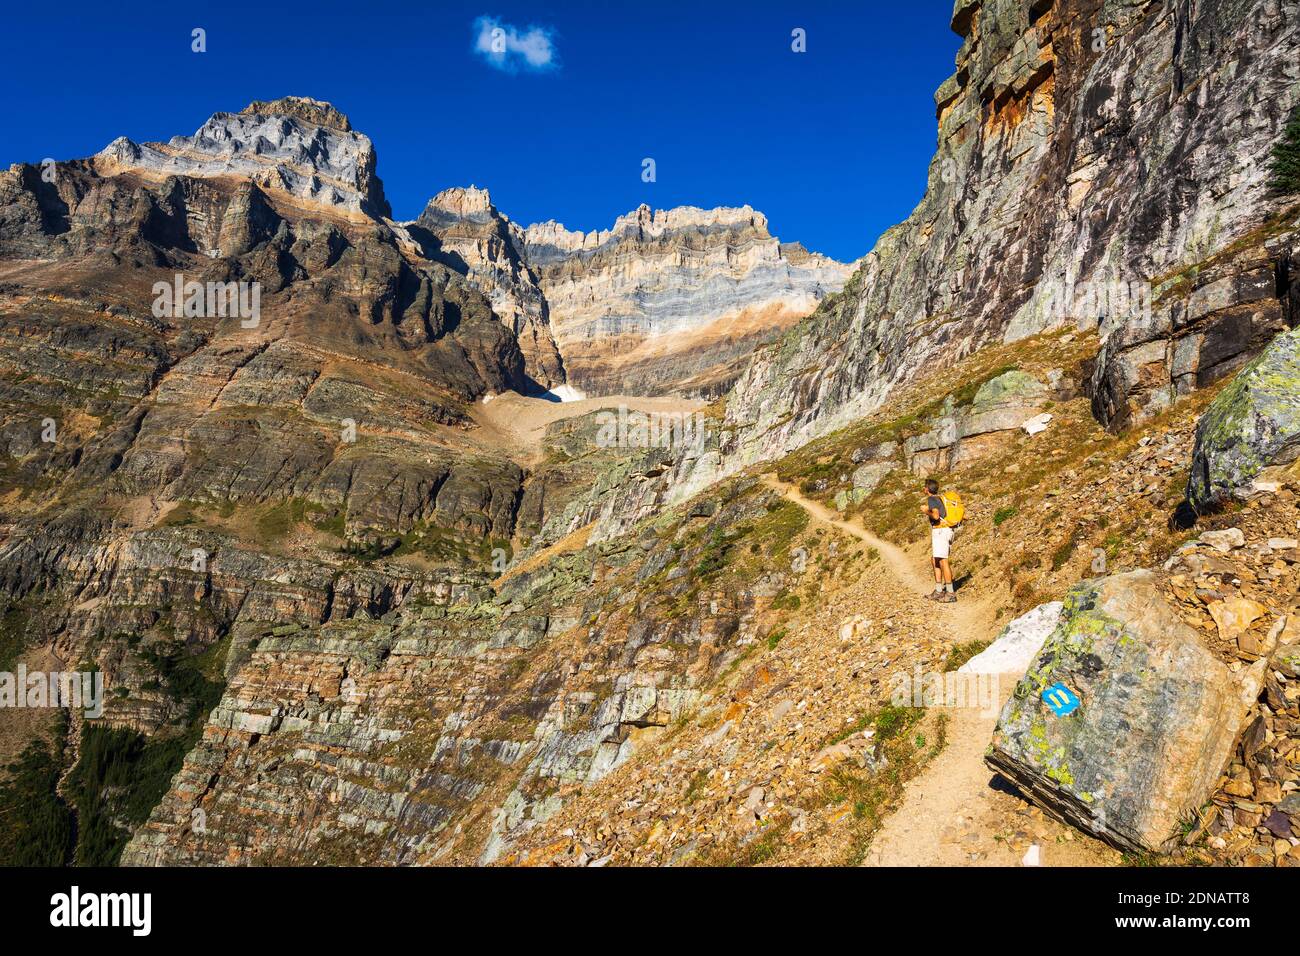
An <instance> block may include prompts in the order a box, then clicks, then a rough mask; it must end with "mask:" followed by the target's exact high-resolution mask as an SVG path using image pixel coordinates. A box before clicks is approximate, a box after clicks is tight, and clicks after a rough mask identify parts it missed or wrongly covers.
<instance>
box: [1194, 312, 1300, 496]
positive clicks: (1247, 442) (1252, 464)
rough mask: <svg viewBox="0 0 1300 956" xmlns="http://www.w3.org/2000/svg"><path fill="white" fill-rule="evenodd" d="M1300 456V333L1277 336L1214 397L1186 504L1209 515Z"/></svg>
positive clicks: (1199, 442)
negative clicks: (1268, 470) (1260, 479)
mask: <svg viewBox="0 0 1300 956" xmlns="http://www.w3.org/2000/svg"><path fill="white" fill-rule="evenodd" d="M1297 456H1300V330H1296V331H1292V332H1287V333H1286V334H1284V335H1280V336H1278V337H1277V338H1276V339H1275V340H1274V341H1273V343H1272V344H1271V345H1270V346H1269V347H1268V348H1267V349H1266V350H1265V351H1264V353H1263V354H1262V355H1260V356H1259V357H1258V358H1256V359H1255V360H1254V361H1253V362H1251V363H1250V365H1248V366H1247V367H1246V368H1245V369H1244V370H1243V371H1242V372H1241V373H1240V374H1238V375H1237V377H1236V378H1235V379H1233V381H1232V382H1231V383H1230V384H1229V385H1228V386H1227V387H1226V388H1225V389H1224V390H1223V391H1222V392H1221V393H1220V394H1219V395H1218V396H1217V397H1216V398H1215V400H1214V402H1213V404H1211V405H1210V407H1209V409H1208V410H1207V411H1206V412H1205V414H1204V415H1203V416H1202V417H1201V421H1200V423H1199V424H1198V426H1197V429H1196V448H1195V450H1194V452H1193V454H1192V469H1191V475H1190V477H1189V479H1188V482H1187V500H1188V501H1190V502H1191V504H1192V506H1193V507H1195V508H1197V509H1199V510H1201V511H1205V510H1208V509H1210V508H1213V507H1214V506H1215V505H1217V504H1220V503H1222V502H1224V501H1227V500H1230V499H1232V498H1233V497H1235V496H1238V495H1240V494H1243V493H1249V492H1250V491H1251V489H1252V485H1253V483H1254V481H1255V480H1256V479H1257V478H1259V477H1260V476H1261V474H1262V473H1264V472H1265V471H1266V470H1267V469H1269V468H1273V467H1279V466H1284V465H1289V464H1291V463H1293V462H1294V461H1295V460H1296V458H1297Z"/></svg>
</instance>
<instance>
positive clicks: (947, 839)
mask: <svg viewBox="0 0 1300 956" xmlns="http://www.w3.org/2000/svg"><path fill="white" fill-rule="evenodd" d="M763 480H764V482H765V483H766V484H767V485H768V486H769V487H771V488H773V489H775V490H776V491H779V492H780V493H781V494H782V495H784V496H785V497H786V498H787V499H789V500H790V501H792V502H794V503H795V504H797V505H798V506H799V507H801V508H803V509H804V510H805V511H807V512H808V513H809V514H810V515H812V516H813V517H814V518H815V519H817V520H818V521H821V522H823V523H825V524H827V525H829V526H831V527H833V528H836V529H838V530H840V531H842V532H844V533H845V534H848V535H851V536H852V537H854V538H857V539H858V540H859V541H863V542H865V543H866V544H868V545H870V546H871V547H873V548H875V549H876V550H877V551H878V552H880V555H881V557H882V558H883V559H884V561H885V564H886V566H887V567H888V568H889V569H890V571H891V572H892V573H893V574H894V576H895V577H897V578H898V580H899V581H900V582H901V583H902V584H904V585H905V588H904V595H906V596H905V597H904V598H903V600H912V601H922V600H924V596H925V594H926V593H927V592H928V591H929V590H930V589H931V588H932V587H933V586H934V581H933V578H931V577H930V576H929V575H928V574H927V570H928V569H927V568H926V567H925V557H924V555H923V554H915V555H909V554H908V553H907V552H906V551H904V550H903V549H902V548H900V547H898V546H897V545H895V544H892V543H890V542H888V541H885V540H883V539H881V538H879V537H877V536H876V535H874V534H872V533H871V532H870V531H867V530H866V529H865V528H863V527H862V526H861V525H858V524H852V523H850V522H848V521H844V520H842V519H841V518H839V517H838V516H836V515H835V514H834V513H833V512H832V511H831V510H830V509H828V508H826V507H825V506H824V505H822V504H819V503H818V502H816V501H810V500H809V499H807V498H805V497H804V496H803V495H802V494H800V493H799V491H798V489H797V488H794V487H793V486H791V485H788V484H786V483H784V482H782V481H780V480H779V479H778V478H777V477H776V476H775V475H765V476H764V477H763ZM927 603H928V602H927ZM932 607H933V609H934V611H933V613H934V620H935V624H936V627H937V628H939V629H940V631H941V633H942V632H945V631H946V632H947V633H946V634H944V636H945V638H946V639H947V640H949V641H950V642H951V643H952V644H964V643H967V642H969V641H981V640H982V641H989V640H992V639H993V638H994V637H996V636H997V632H998V626H997V622H996V620H995V618H994V616H993V609H992V607H990V606H989V604H988V602H987V601H979V600H972V599H970V598H966V599H961V600H959V601H958V603H956V604H934V605H932ZM1020 676H1021V675H1019V674H1013V675H1000V676H999V677H998V678H997V682H996V684H995V685H994V686H995V687H996V691H995V694H994V696H995V698H996V705H995V706H992V707H989V708H987V709H986V708H980V707H944V708H941V710H942V711H943V712H944V713H946V714H947V715H948V718H949V720H948V727H947V745H946V746H945V747H944V749H943V750H942V751H941V752H940V753H939V755H938V756H937V757H935V758H934V760H932V761H931V762H930V763H929V764H928V765H927V766H926V767H925V769H924V770H922V771H921V773H920V774H918V775H917V776H916V777H915V778H913V779H912V781H911V782H909V783H908V784H907V789H906V791H905V792H904V795H903V800H902V802H901V803H900V804H899V806H898V807H897V809H895V810H894V812H893V813H891V814H890V815H889V817H888V818H887V819H886V820H885V822H884V823H883V824H882V826H881V828H880V830H879V831H878V832H877V833H876V835H875V837H874V838H873V839H872V841H871V847H870V849H869V850H868V851H867V857H866V860H865V865H866V866H970V865H971V864H972V863H977V864H980V865H995V866H1011V865H1017V864H1019V863H1020V857H1021V852H1020V851H1017V850H1013V849H1012V847H1011V842H1013V841H1009V840H1008V839H1006V838H1007V837H1013V836H1015V835H1016V833H1015V831H1016V829H1017V827H1018V826H1019V824H1020V822H1021V821H1019V820H1018V819H1016V818H1015V815H1014V809H1017V808H1022V807H1023V803H1022V802H1021V801H1020V799H1019V798H1018V797H1014V796H1011V795H1009V794H1007V793H1004V792H1001V791H999V790H996V789H994V788H993V787H992V786H991V785H990V784H991V782H992V780H993V777H994V775H993V772H992V771H991V770H989V769H988V768H987V767H986V766H985V765H984V751H985V749H986V748H987V747H988V744H989V740H990V739H991V738H992V736H993V729H994V727H995V726H996V724H997V715H998V711H999V710H1000V709H1001V706H1002V704H1003V703H1004V702H1005V700H1006V698H1007V697H1008V696H1010V694H1011V691H1012V690H1013V689H1014V687H1015V683H1016V680H1017V679H1018V678H1019V677H1020ZM1052 826H1056V825H1054V824H1052ZM1066 832H1067V831H1066V828H1064V827H1061V828H1060V836H1061V839H1059V840H1057V841H1056V845H1054V846H1052V847H1051V848H1050V850H1048V849H1044V850H1043V853H1042V859H1043V863H1044V865H1080V864H1087V863H1096V862H1098V860H1097V859H1096V855H1095V854H1096V851H1095V850H1094V848H1093V847H1092V846H1091V845H1090V844H1089V843H1087V842H1083V841H1080V842H1078V843H1072V842H1068V841H1070V840H1071V839H1072V837H1071V836H1067V835H1066Z"/></svg>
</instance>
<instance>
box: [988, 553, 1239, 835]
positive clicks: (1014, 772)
mask: <svg viewBox="0 0 1300 956" xmlns="http://www.w3.org/2000/svg"><path fill="white" fill-rule="evenodd" d="M1262 681H1263V664H1262V663H1261V664H1260V665H1256V666H1254V667H1252V668H1250V669H1249V670H1246V671H1243V672H1241V673H1239V674H1233V673H1232V672H1231V671H1230V670H1229V669H1228V667H1227V666H1226V665H1225V664H1223V663H1222V662H1221V661H1219V660H1218V659H1217V658H1215V657H1214V656H1213V655H1212V654H1211V653H1210V652H1209V651H1208V650H1206V648H1205V647H1204V646H1203V645H1202V644H1201V642H1200V639H1199V637H1198V636H1197V634H1196V632H1195V631H1193V630H1192V629H1191V628H1190V627H1189V626H1188V625H1186V624H1185V623H1183V621H1182V620H1181V619H1180V618H1179V617H1178V615H1177V614H1176V613H1175V611H1174V609H1173V608H1172V607H1171V606H1170V604H1169V603H1168V602H1167V601H1166V600H1165V599H1164V597H1163V596H1162V595H1161V594H1160V593H1159V591H1158V590H1157V589H1156V587H1155V575H1154V574H1153V573H1152V572H1150V571H1132V572H1128V573H1126V574H1119V575H1114V576H1112V577H1107V578H1099V579H1094V580H1091V581H1085V582H1083V583H1081V584H1078V585H1076V586H1075V587H1074V588H1072V589H1071V590H1070V592H1069V594H1068V595H1067V597H1066V600H1065V607H1064V609H1063V611H1062V614H1061V621H1060V624H1059V625H1058V626H1057V628H1056V630H1055V631H1054V632H1053V633H1052V635H1051V637H1049V638H1048V640H1047V642H1046V644H1044V646H1043V649H1042V651H1040V652H1039V654H1038V656H1037V658H1036V659H1035V660H1034V662H1033V663H1032V664H1031V665H1030V668H1029V671H1028V672H1027V673H1026V674H1025V676H1024V678H1023V679H1022V680H1021V681H1020V683H1019V684H1018V685H1017V686H1016V689H1015V691H1014V692H1013V694H1012V696H1011V698H1010V700H1008V701H1007V704H1006V706H1005V707H1004V708H1003V710H1002V713H1001V715H1000V717H999V718H998V725H997V730H996V731H995V732H994V735H993V742H992V745H991V747H990V749H989V752H988V754H987V756H986V761H987V763H988V765H989V766H990V767H991V768H993V769H994V770H996V771H997V772H999V773H1000V774H1002V775H1003V776H1004V777H1006V778H1008V779H1009V780H1011V781H1012V782H1013V783H1014V784H1015V785H1016V786H1017V787H1019V788H1020V790H1021V791H1022V792H1023V793H1024V794H1025V795H1026V796H1028V797H1029V798H1030V799H1032V800H1033V801H1034V802H1035V803H1037V804H1038V805H1039V806H1041V807H1042V808H1043V809H1044V810H1046V811H1047V812H1049V813H1050V814H1051V815H1053V816H1054V817H1056V818H1058V819H1060V820H1063V821H1065V822H1067V823H1069V824H1071V825H1073V826H1075V827H1078V828H1079V829H1081V830H1083V831H1085V832H1087V833H1091V834H1093V835H1094V836H1097V837H1099V838H1101V839H1103V840H1105V841H1106V842H1108V843H1110V844H1111V845H1113V846H1116V847H1118V848H1120V849H1124V850H1132V851H1150V850H1157V851H1158V850H1161V849H1163V848H1164V847H1165V846H1166V844H1168V842H1169V841H1170V840H1171V839H1172V838H1174V837H1175V836H1176V835H1177V832H1178V827H1179V824H1180V822H1181V821H1183V820H1184V819H1187V818H1188V817H1189V816H1190V815H1191V813H1192V812H1194V811H1195V810H1197V809H1198V808H1199V807H1200V806H1201V805H1202V804H1203V803H1204V802H1205V801H1206V800H1207V799H1208V798H1209V796H1210V794H1211V791H1212V789H1213V787H1214V785H1215V784H1216V783H1217V781H1218V778H1219V775H1220V773H1221V772H1222V770H1223V768H1224V766H1225V765H1226V764H1227V761H1228V759H1229V757H1230V755H1231V752H1232V748H1233V744H1234V742H1235V740H1236V737H1237V733H1238V731H1239V730H1240V728H1241V727H1242V725H1243V724H1244V722H1245V719H1246V717H1247V715H1248V713H1249V712H1250V709H1251V707H1252V705H1253V704H1254V702H1255V701H1256V700H1257V699H1258V696H1259V691H1260V686H1261V684H1262ZM1058 685H1062V686H1060V687H1058ZM1048 698H1050V699H1051V700H1052V701H1053V703H1054V704H1055V706H1053V704H1052V703H1049V699H1048ZM1062 705H1063V706H1062ZM1058 712H1059V714H1060V715H1058Z"/></svg>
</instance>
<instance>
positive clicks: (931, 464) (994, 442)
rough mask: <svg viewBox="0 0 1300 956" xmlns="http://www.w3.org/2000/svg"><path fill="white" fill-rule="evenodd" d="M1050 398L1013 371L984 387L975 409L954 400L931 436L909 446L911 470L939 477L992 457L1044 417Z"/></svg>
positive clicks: (927, 434)
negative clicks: (1034, 420) (966, 463)
mask: <svg viewBox="0 0 1300 956" xmlns="http://www.w3.org/2000/svg"><path fill="white" fill-rule="evenodd" d="M1049 394H1050V392H1049V389H1048V388H1047V386H1046V385H1044V384H1043V383H1042V382H1039V381H1038V380H1037V379H1035V378H1034V377H1033V376H1032V375H1028V374H1026V373H1024V372H1021V371H1018V370H1016V369H1012V370H1010V371H1007V372H1004V373H1002V374H1001V375H998V376H996V377H995V378H992V379H990V380H989V381H987V382H985V383H984V384H983V385H981V386H980V387H979V389H978V390H977V391H976V392H975V396H974V398H972V399H971V400H970V403H969V404H964V403H963V404H961V405H957V403H956V401H955V400H954V398H953V397H952V396H949V397H948V399H947V400H946V401H945V403H944V406H943V408H942V410H941V411H940V414H939V415H938V416H937V417H936V418H935V419H934V421H933V422H932V423H931V427H930V428H929V430H928V431H926V432H925V433H924V434H922V435H918V436H916V437H914V438H909V439H907V441H905V442H904V443H903V455H904V456H905V458H906V460H907V466H908V468H910V469H911V470H912V471H914V472H916V473H917V474H934V473H937V472H943V471H949V470H951V469H952V468H953V467H955V466H956V465H958V464H960V463H961V462H964V461H970V460H973V459H976V458H982V457H984V456H985V455H988V454H990V453H992V451H993V450H994V449H995V448H997V447H998V446H999V444H1000V443H1002V442H1003V441H1005V440H1006V438H1007V436H1008V435H1009V434H1011V433H1014V432H1015V431H1017V430H1018V429H1020V428H1021V427H1022V426H1023V425H1024V424H1025V422H1027V421H1028V420H1029V419H1031V418H1034V417H1035V416H1037V415H1038V414H1039V413H1040V411H1041V410H1042V406H1043V404H1044V402H1046V401H1047V399H1048V395H1049Z"/></svg>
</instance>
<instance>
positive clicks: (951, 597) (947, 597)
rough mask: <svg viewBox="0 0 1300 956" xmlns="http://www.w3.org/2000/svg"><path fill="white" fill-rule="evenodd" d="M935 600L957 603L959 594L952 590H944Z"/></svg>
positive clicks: (942, 602)
mask: <svg viewBox="0 0 1300 956" xmlns="http://www.w3.org/2000/svg"><path fill="white" fill-rule="evenodd" d="M935 600H936V601H938V602H939V603H940V604H956V603H957V595H955V594H953V593H952V592H951V591H944V592H943V594H941V595H940V596H939V597H937V598H935Z"/></svg>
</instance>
